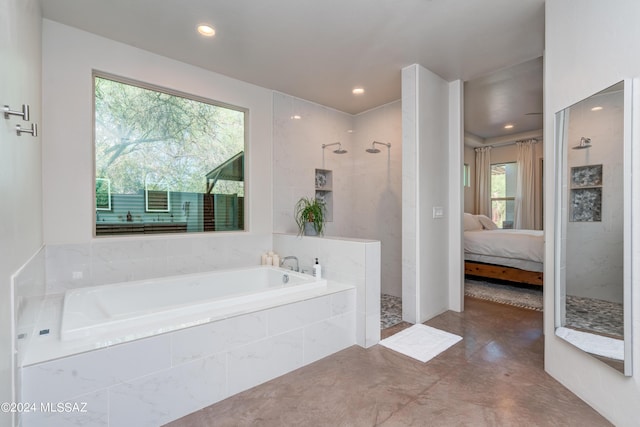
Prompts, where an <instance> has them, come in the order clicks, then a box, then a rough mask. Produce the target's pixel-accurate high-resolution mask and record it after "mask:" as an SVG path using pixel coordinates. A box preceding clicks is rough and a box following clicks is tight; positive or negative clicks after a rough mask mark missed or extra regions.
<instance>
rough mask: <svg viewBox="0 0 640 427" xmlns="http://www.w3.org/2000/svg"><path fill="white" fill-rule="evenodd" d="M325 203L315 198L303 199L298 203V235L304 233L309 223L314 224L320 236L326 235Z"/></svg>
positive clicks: (296, 215)
mask: <svg viewBox="0 0 640 427" xmlns="http://www.w3.org/2000/svg"><path fill="white" fill-rule="evenodd" d="M324 211H325V206H324V203H323V202H322V201H320V200H318V199H315V198H308V197H301V198H300V200H298V203H296V207H295V214H294V216H295V219H296V224H297V225H298V235H300V236H301V235H302V234H303V233H304V226H305V223H307V222H312V223H313V226H314V228H315V229H316V231H317V232H318V234H320V235H322V234H323V233H324V223H325V221H324Z"/></svg>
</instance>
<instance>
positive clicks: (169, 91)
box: [91, 69, 250, 238]
mask: <svg viewBox="0 0 640 427" xmlns="http://www.w3.org/2000/svg"><path fill="white" fill-rule="evenodd" d="M96 78H101V79H106V80H111V81H115V82H117V83H121V84H125V85H129V86H135V87H138V88H141V89H146V90H151V91H155V92H160V93H163V94H166V95H170V96H176V97H181V98H186V99H189V100H192V101H196V102H202V103H205V104H209V105H212V106H215V107H220V108H226V109H229V110H234V111H237V112H240V113H242V114H243V115H244V118H243V124H244V129H243V139H244V144H243V147H244V149H243V151H244V168H245V169H244V179H243V181H242V182H243V186H244V189H243V193H244V196H243V200H242V218H243V220H242V223H243V228H242V229H238V230H213V231H212V230H204V229H203V230H201V231H191V232H189V231H187V232H183V233H179V234H181V235H190V234H202V233H215V232H219V233H220V232H223V233H229V232H241V233H247V232H249V226H250V221H249V214H248V212H249V196H250V185H249V180H250V178H249V176H250V171H249V169H248V168H247V166H248V165H249V164H250V163H249V160H250V149H249V143H250V138H249V134H250V133H249V121H250V109H249V108H247V107H240V106H237V105H233V104H229V103H226V102H223V101H217V100H213V99H211V98H207V97H203V96H200V95H195V94H193V93H189V92H184V91H181V90H177V89H173V88H169V87H165V86H160V85H157V84H154V83H148V82H144V81H141V80H137V79H132V78H129V77H124V76H120V75H117V74H112V73H109V72H105V71H101V70H97V69H93V70H92V71H91V100H92V103H91V112H92V115H91V117H92V126H91V150H92V158H93V165H92V171H93V175H92V179H93V186H92V188H93V191H92V193H93V194H92V198H91V201H92V207H91V212H93V214H92V215H93V216H94V218H95V217H96V214H97V212H98V211H106V210H105V209H98V208H97V206H96V179H105V178H97V176H96V98H95V96H96ZM146 187H147V185H146V182H145V190H144V205H145V211H146V212H149V213H153V212H165V213H168V212H170V210H171V205H170V197H171V196H170V190H167V201H168V203H169V209H168V210H167V211H156V210H153V211H148V210H147V204H148V197H147V188H146ZM203 194H204V193H203ZM109 210H110V211H112V210H113V204H112V200H111V181H110V180H109ZM92 224H93V225H92V228H93V233H92V234H93V237H94V238H101V237H109V238H110V237H122V238H127V237H135V236H136V234H133V233H132V234H123V235H108V234H105V235H98V234H97V228H98V227H97V225H98V224H97V220H95V219H94V220H93V221H92Z"/></svg>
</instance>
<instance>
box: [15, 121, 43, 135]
mask: <svg viewBox="0 0 640 427" xmlns="http://www.w3.org/2000/svg"><path fill="white" fill-rule="evenodd" d="M23 133H30V134H31V136H38V125H37V124H35V123H31V129H22V126H20V125H16V134H17V135H18V136H22V134H23Z"/></svg>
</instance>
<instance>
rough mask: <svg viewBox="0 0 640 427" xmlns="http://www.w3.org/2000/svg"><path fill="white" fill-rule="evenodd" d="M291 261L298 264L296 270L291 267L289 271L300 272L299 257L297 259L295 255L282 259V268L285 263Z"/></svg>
mask: <svg viewBox="0 0 640 427" xmlns="http://www.w3.org/2000/svg"><path fill="white" fill-rule="evenodd" d="M290 259H292V260H294V261H295V262H296V268H293V267H289V270H293V271H300V264H298V257H295V256H293V255H289V256H286V257H284V258H282V259H281V260H280V267H282V266H284V263H285V261H287V260H290Z"/></svg>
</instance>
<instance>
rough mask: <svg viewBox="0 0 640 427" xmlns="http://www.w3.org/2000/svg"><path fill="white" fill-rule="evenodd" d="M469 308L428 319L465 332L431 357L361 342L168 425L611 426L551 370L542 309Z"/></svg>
mask: <svg viewBox="0 0 640 427" xmlns="http://www.w3.org/2000/svg"><path fill="white" fill-rule="evenodd" d="M465 304H466V309H465V311H464V312H463V313H455V312H451V311H448V312H446V313H443V314H441V315H439V316H437V317H435V318H434V319H432V320H430V321H428V322H426V324H428V325H430V326H433V327H436V328H440V329H443V330H446V331H449V332H452V333H455V334H458V335H461V336H462V337H463V340H462V341H461V342H460V343H458V344H456V345H454V346H453V347H451V348H449V349H448V350H446V351H445V352H443V353H441V354H440V355H439V356H438V357H436V358H435V359H432V360H430V361H429V362H427V363H421V362H418V361H416V360H413V359H411V358H408V357H406V356H403V355H401V354H398V353H395V352H393V351H391V350H389V349H386V348H384V347H382V346H379V345H376V346H373V347H371V348H369V349H364V348H361V347H358V346H353V347H349V348H347V349H345V350H343V351H341V352H339V353H336V354H334V355H332V356H329V357H326V358H324V359H322V360H319V361H318V362H315V363H313V364H311V365H308V366H306V367H303V368H301V369H298V370H296V371H294V372H292V373H289V374H287V375H284V376H282V377H280V378H277V379H275V380H272V381H269V382H267V383H265V384H262V385H260V386H258V387H254V388H252V389H250V390H247V391H245V392H242V393H240V394H237V395H235V396H232V397H230V398H228V399H226V400H224V401H222V402H219V403H217V404H215V405H212V406H209V407H207V408H204V409H202V410H200V411H198V412H195V413H193V414H191V415H188V416H186V417H184V418H182V419H180V420H176V421H174V422H172V423H170V424H168V426H171V427H190V426H197V427H204V426H278V427H281V426H474V427H476V426H581V427H585V426H609V425H611V424H610V423H608V422H607V421H606V420H605V419H604V418H602V417H601V416H600V415H599V414H598V413H596V412H595V411H594V410H593V409H592V408H590V407H589V406H588V405H587V404H586V403H584V402H583V401H581V400H580V399H579V398H578V397H576V396H575V395H574V394H572V393H571V392H570V391H569V390H567V389H566V388H565V387H563V386H562V385H561V384H560V383H558V382H557V381H555V380H554V379H553V378H551V377H550V376H549V375H547V374H546V373H545V372H544V370H543V337H542V313H540V312H536V311H532V310H526V309H521V308H517V307H511V306H508V305H501V304H496V303H493V302H488V301H483V300H478V299H473V298H466V300H465ZM408 326H409V324H407V323H404V322H403V323H400V324H398V325H396V326H394V327H392V328H389V329H387V330H385V331H383V332H384V333H383V338H384V337H386V336H388V335H390V334H392V333H394V332H397V331H399V330H401V329H403V328H406V327H408Z"/></svg>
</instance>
